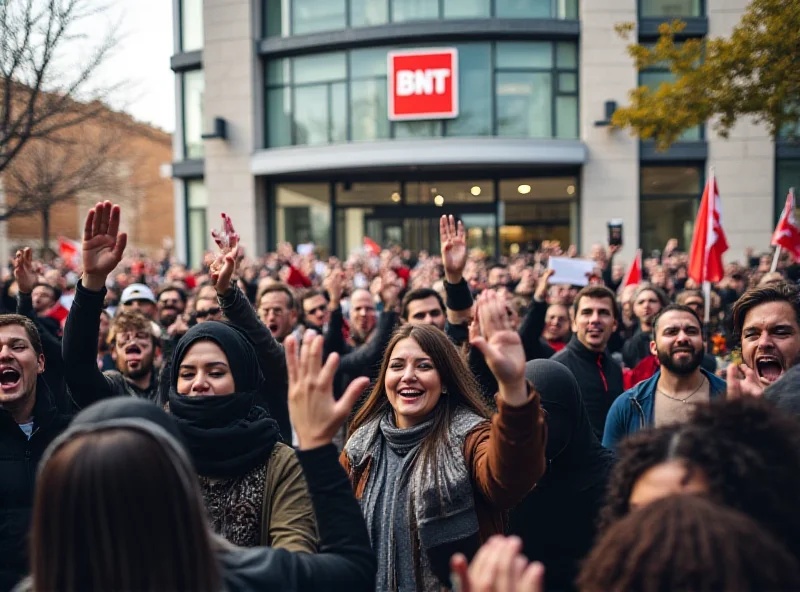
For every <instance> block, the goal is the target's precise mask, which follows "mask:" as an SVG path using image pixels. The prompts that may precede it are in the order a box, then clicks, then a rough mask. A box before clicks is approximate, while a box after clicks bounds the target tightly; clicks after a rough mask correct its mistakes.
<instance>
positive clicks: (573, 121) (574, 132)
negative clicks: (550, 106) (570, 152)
mask: <svg viewBox="0 0 800 592" xmlns="http://www.w3.org/2000/svg"><path fill="white" fill-rule="evenodd" d="M556 137H557V138H561V139H563V140H577V139H578V137H579V133H578V97H556Z"/></svg>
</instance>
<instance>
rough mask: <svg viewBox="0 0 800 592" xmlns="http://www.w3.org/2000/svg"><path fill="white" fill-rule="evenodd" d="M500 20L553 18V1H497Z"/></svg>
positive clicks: (497, 13) (497, 14)
mask: <svg viewBox="0 0 800 592" xmlns="http://www.w3.org/2000/svg"><path fill="white" fill-rule="evenodd" d="M496 2H497V8H496V16H497V17H498V18H552V17H553V14H552V6H553V3H552V1H551V0H496Z"/></svg>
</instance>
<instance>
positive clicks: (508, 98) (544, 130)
mask: <svg viewBox="0 0 800 592" xmlns="http://www.w3.org/2000/svg"><path fill="white" fill-rule="evenodd" d="M551 82H552V81H551V76H550V74H545V73H538V72H532V73H522V72H521V73H510V72H499V73H498V74H497V135H499V136H509V137H516V138H549V137H552V135H553V131H552V130H553V125H552V109H551V99H552V84H551Z"/></svg>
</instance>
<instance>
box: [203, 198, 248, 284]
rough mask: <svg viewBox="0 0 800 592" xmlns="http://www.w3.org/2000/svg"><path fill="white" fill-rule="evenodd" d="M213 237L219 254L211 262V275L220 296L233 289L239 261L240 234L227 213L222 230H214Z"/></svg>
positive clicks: (223, 215) (223, 218)
mask: <svg viewBox="0 0 800 592" xmlns="http://www.w3.org/2000/svg"><path fill="white" fill-rule="evenodd" d="M211 237H212V238H213V239H214V242H215V243H217V247H219V251H220V252H219V255H217V257H216V259H214V262H213V263H212V264H211V267H210V270H209V276H210V278H211V282H212V283H213V284H214V290H216V292H217V294H218V295H219V296H224V295H225V294H227V293H228V291H229V290H230V289H231V280H232V278H233V276H234V274H235V273H236V268H237V267H238V264H239V261H240V260H241V258H240V257H239V235H238V234H237V232H236V230H235V229H234V228H233V221H232V220H231V217H230V216H228V215H227V214H225V213H223V214H222V230H221V231H218V230H212V231H211Z"/></svg>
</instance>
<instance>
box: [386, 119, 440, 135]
mask: <svg viewBox="0 0 800 592" xmlns="http://www.w3.org/2000/svg"><path fill="white" fill-rule="evenodd" d="M441 129H442V122H441V121H396V122H394V137H395V138H433V137H435V136H441V135H442V132H441Z"/></svg>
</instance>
